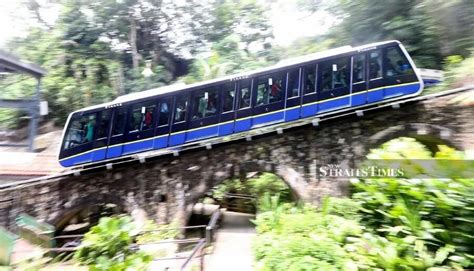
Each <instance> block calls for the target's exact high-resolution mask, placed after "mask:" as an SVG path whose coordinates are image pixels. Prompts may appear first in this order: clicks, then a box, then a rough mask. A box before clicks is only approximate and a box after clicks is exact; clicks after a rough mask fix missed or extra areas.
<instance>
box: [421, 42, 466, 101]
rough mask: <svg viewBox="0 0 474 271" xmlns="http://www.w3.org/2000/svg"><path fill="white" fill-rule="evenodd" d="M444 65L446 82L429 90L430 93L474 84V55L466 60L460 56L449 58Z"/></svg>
mask: <svg viewBox="0 0 474 271" xmlns="http://www.w3.org/2000/svg"><path fill="white" fill-rule="evenodd" d="M473 50H474V49H473ZM473 52H474V51H473ZM444 63H445V64H444V67H443V70H444V81H443V82H441V83H440V84H438V85H436V86H435V87H433V88H431V89H428V92H429V93H434V92H439V91H442V90H445V89H450V88H457V87H462V86H465V85H472V84H474V53H471V55H470V56H469V57H467V58H465V59H463V57H461V56H459V55H453V56H449V57H447V58H446V59H445V61H444Z"/></svg>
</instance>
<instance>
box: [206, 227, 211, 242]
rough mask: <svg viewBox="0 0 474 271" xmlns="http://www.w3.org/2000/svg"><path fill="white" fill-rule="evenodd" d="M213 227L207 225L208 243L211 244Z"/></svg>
mask: <svg viewBox="0 0 474 271" xmlns="http://www.w3.org/2000/svg"><path fill="white" fill-rule="evenodd" d="M211 231H212V227H211V226H207V227H206V243H207V244H208V245H210V244H211V243H212V232H211Z"/></svg>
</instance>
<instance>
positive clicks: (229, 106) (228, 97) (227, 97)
mask: <svg viewBox="0 0 474 271" xmlns="http://www.w3.org/2000/svg"><path fill="white" fill-rule="evenodd" d="M223 95H224V99H223V105H222V112H223V113H225V112H229V111H232V110H234V99H235V90H234V85H233V84H231V85H226V86H225V87H224V91H223Z"/></svg>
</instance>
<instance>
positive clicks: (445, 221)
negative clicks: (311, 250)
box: [353, 140, 474, 260]
mask: <svg viewBox="0 0 474 271" xmlns="http://www.w3.org/2000/svg"><path fill="white" fill-rule="evenodd" d="M406 142H409V141H408V140H405V143H406ZM398 145H400V140H395V141H389V142H388V143H386V144H384V145H383V146H382V148H381V149H379V150H375V151H373V152H372V153H371V154H369V157H371V156H372V155H373V154H374V153H377V156H391V157H394V156H395V157H396V156H398V155H402V156H403V157H407V156H405V155H403V154H401V153H403V152H405V150H407V149H408V150H410V151H411V155H413V157H414V158H417V156H418V157H420V156H421V157H422V158H425V157H426V155H427V151H426V150H423V146H422V145H421V144H420V143H417V142H415V141H411V143H410V144H409V145H406V146H405V148H403V149H398V148H396V147H395V146H398ZM395 150H398V151H395ZM415 150H419V151H420V153H418V155H417V154H416V153H413V152H414V151H415ZM383 152H387V153H386V155H383ZM408 157H410V156H408ZM434 157H435V158H437V159H445V160H446V159H451V160H448V161H452V160H462V159H464V155H463V153H462V152H459V151H455V150H453V149H451V148H449V147H446V146H441V147H440V151H439V152H438V153H436V154H435V156H434ZM430 158H432V157H431V155H430ZM442 162H443V163H444V164H443V163H440V164H439V165H440V166H441V167H442V170H444V172H445V173H446V174H450V175H449V176H450V178H449V179H435V178H421V179H414V178H412V179H410V178H381V179H365V180H363V181H360V182H355V183H354V185H355V190H356V193H355V194H354V195H353V198H354V199H355V200H357V201H358V202H359V203H360V204H361V206H362V209H361V210H362V213H363V216H362V217H363V219H362V221H363V223H365V224H366V225H368V226H370V227H372V228H375V229H378V231H379V232H380V233H381V234H382V235H384V236H390V237H392V238H400V239H403V238H407V237H411V238H414V240H417V241H419V242H424V243H426V244H427V245H429V247H430V249H431V251H436V250H437V249H441V248H443V247H445V246H450V247H452V248H453V252H454V251H455V254H457V255H458V257H460V258H462V259H464V260H467V259H469V257H471V256H469V255H474V250H473V247H472V244H473V243H474V229H473V228H472V223H473V222H474V200H473V199H474V198H473V196H474V182H473V180H472V179H461V178H459V177H458V176H459V174H460V172H459V170H463V169H462V168H461V167H459V166H456V165H454V163H453V162H448V164H446V162H445V161H442ZM453 165H454V166H455V169H456V170H451V169H452V168H453ZM413 166H414V167H416V168H417V170H416V171H418V172H416V173H417V174H421V175H425V176H430V175H429V174H430V171H429V170H427V169H424V168H422V167H421V166H419V165H416V164H415V165H413ZM464 170H468V169H467V168H464ZM410 172H411V173H410V174H413V172H414V170H410ZM408 177H409V176H408Z"/></svg>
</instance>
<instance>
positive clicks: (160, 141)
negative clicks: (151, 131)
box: [153, 136, 169, 149]
mask: <svg viewBox="0 0 474 271" xmlns="http://www.w3.org/2000/svg"><path fill="white" fill-rule="evenodd" d="M168 139H169V136H161V137H158V138H155V139H154V140H153V149H162V148H166V147H168Z"/></svg>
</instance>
